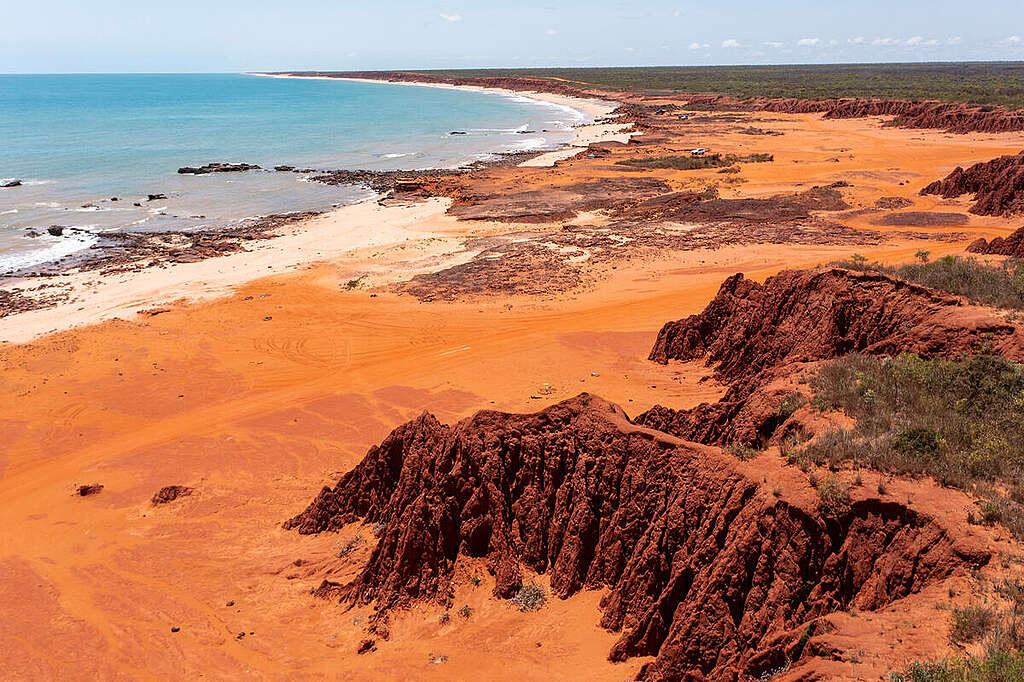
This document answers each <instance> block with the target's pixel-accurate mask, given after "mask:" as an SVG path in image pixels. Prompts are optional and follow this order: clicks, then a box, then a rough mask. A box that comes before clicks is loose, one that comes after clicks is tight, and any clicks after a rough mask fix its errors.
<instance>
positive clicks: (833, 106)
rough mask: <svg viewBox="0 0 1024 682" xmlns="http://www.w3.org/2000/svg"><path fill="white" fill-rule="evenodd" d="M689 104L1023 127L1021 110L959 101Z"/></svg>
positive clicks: (966, 126) (693, 99)
mask: <svg viewBox="0 0 1024 682" xmlns="http://www.w3.org/2000/svg"><path fill="white" fill-rule="evenodd" d="M684 97H687V99H688V102H689V105H690V106H696V107H700V108H703V109H720V110H727V111H772V112H775V113H780V114H811V113H823V114H825V118H863V117H866V116H892V117H893V119H892V120H891V121H890V122H889V124H888V125H892V126H897V127H900V128H936V129H940V130H945V131H946V132H949V133H1008V132H1019V131H1021V130H1024V111H1020V110H1014V111H1011V110H1009V109H1006V108H1004V107H991V106H980V105H975V104H966V103H959V102H939V101H924V102H910V101H907V100H891V99H857V98H844V99H828V100H807V99H795V98H789V99H774V98H768V97H754V98H750V99H738V98H735V97H730V96H727V95H691V96H685V95H684Z"/></svg>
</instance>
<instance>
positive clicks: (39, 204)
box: [34, 201, 62, 208]
mask: <svg viewBox="0 0 1024 682" xmlns="http://www.w3.org/2000/svg"><path fill="white" fill-rule="evenodd" d="M34 206H35V207H36V208H62V204H59V203H57V202H56V201H37V202H36V203H35V204H34Z"/></svg>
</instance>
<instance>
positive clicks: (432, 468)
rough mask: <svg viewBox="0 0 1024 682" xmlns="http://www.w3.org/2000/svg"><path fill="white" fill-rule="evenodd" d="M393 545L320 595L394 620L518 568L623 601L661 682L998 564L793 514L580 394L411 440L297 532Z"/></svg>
mask: <svg viewBox="0 0 1024 682" xmlns="http://www.w3.org/2000/svg"><path fill="white" fill-rule="evenodd" d="M358 519H362V520H363V521H365V522H368V523H383V524H386V530H385V531H384V533H383V535H382V536H381V537H380V540H379V542H378V544H377V546H376V548H375V549H374V551H373V553H372V555H371V557H370V559H369V562H368V563H367V565H366V566H365V568H364V569H363V571H362V573H361V574H360V575H359V576H358V577H357V578H356V579H355V580H354V581H353V582H351V583H350V584H347V585H337V584H332V583H329V582H326V581H325V583H324V584H323V585H322V586H321V588H320V589H319V590H317V593H318V594H321V595H324V596H335V597H339V598H341V599H342V600H344V601H349V602H357V603H374V604H375V606H376V608H377V609H378V610H379V611H384V612H386V611H387V610H388V609H390V608H393V607H396V606H401V605H405V604H408V603H410V602H411V601H412V600H416V599H433V600H437V601H440V602H442V603H446V604H450V601H451V599H452V593H451V590H452V588H451V578H452V575H453V569H454V565H455V562H456V560H457V558H458V557H459V555H466V556H471V557H483V558H485V559H486V561H487V565H488V566H489V568H490V570H491V571H492V572H493V573H494V575H495V576H496V585H495V593H496V595H498V596H501V597H508V596H510V595H512V594H513V593H514V592H515V590H516V589H517V588H518V587H519V585H520V584H521V570H522V569H521V567H522V566H525V567H526V568H527V569H529V570H531V571H536V572H546V573H548V574H549V576H550V579H551V590H552V592H553V593H554V594H555V595H556V596H558V597H561V598H565V597H568V596H569V595H572V594H573V593H575V592H577V591H579V590H580V589H583V588H607V589H608V590H609V593H608V595H607V596H606V597H605V599H604V600H603V602H602V610H603V612H604V616H603V618H602V620H601V624H602V626H603V627H606V628H609V629H611V630H613V631H624V632H625V634H623V636H622V637H621V638H620V639H619V641H618V642H617V643H616V645H615V646H614V647H613V649H612V651H611V653H610V657H611V658H612V659H613V660H623V659H626V658H629V657H632V656H642V655H653V656H657V658H656V660H655V661H654V662H652V663H649V664H647V665H646V666H645V667H644V668H643V670H642V672H641V674H640V678H641V679H644V680H682V679H706V680H735V679H737V678H738V677H739V676H740V675H743V674H749V675H754V676H758V675H760V674H761V673H763V672H764V671H766V670H769V669H772V668H775V667H778V666H780V665H782V664H783V662H784V661H785V660H787V659H792V660H797V659H799V658H800V654H801V652H802V648H803V644H804V643H805V642H806V639H805V638H803V639H802V637H801V635H803V634H804V633H805V632H807V628H808V627H812V628H813V625H812V624H813V623H814V621H815V619H817V618H818V617H820V616H822V615H824V614H827V613H830V612H832V611H835V610H837V609H845V608H851V607H855V608H858V609H877V608H879V607H882V606H884V605H886V604H888V603H890V602H891V601H892V600H894V599H898V598H901V597H903V596H905V595H908V594H910V593H913V592H915V591H917V590H919V589H921V588H922V587H924V586H926V585H928V584H930V583H933V582H934V581H937V580H942V579H944V578H945V577H947V576H949V575H950V574H952V573H953V572H955V571H958V570H963V569H965V568H969V567H974V566H979V565H982V564H984V563H986V562H987V561H988V559H989V558H990V557H989V553H988V551H987V550H985V549H983V548H980V547H975V546H971V545H970V544H969V543H965V542H963V541H962V540H961V541H955V540H954V539H953V538H952V537H950V536H949V535H948V534H947V532H946V531H945V529H944V528H943V527H941V526H940V525H939V524H938V523H937V522H936V521H934V520H933V519H931V518H929V517H928V516H926V515H923V514H920V513H918V512H916V511H914V510H911V509H908V508H906V507H904V506H902V505H900V504H896V503H891V502H883V501H880V500H878V499H871V498H867V497H861V498H857V499H855V500H854V501H853V503H852V505H851V507H850V508H849V509H848V510H846V511H843V512H840V513H837V514H824V513H822V512H820V511H819V510H817V509H811V508H805V507H802V506H800V505H797V504H794V503H792V502H788V501H786V500H785V499H779V498H776V497H775V496H774V495H772V494H771V493H769V492H767V491H765V490H762V489H761V486H760V484H759V482H758V481H756V480H752V479H750V478H747V477H746V476H744V475H743V474H741V473H739V472H738V471H737V469H736V465H735V460H733V459H732V458H729V457H727V456H725V455H723V454H722V453H721V452H720V451H718V450H717V449H713V448H707V447H704V446H700V445H695V444H692V443H687V442H683V441H680V440H677V439H675V438H672V437H671V436H667V435H664V434H661V433H658V432H656V431H652V430H649V429H644V428H640V427H637V426H634V425H633V424H631V423H630V422H629V421H628V419H627V418H626V416H625V415H624V414H623V413H622V411H621V409H620V408H618V407H616V406H614V405H611V404H609V403H607V402H605V401H603V400H601V399H600V398H597V397H594V396H589V395H581V396H579V397H577V398H574V399H572V400H569V401H566V402H564V403H561V404H558V405H555V406H552V407H550V408H548V409H545V410H543V411H541V412H538V413H535V414H527V415H513V414H502V413H498V412H480V413H477V414H476V415H474V416H473V417H470V418H468V419H465V420H463V421H461V422H459V423H458V424H456V425H455V426H453V427H448V426H444V425H442V424H440V423H438V421H437V420H436V419H435V418H434V417H433V416H431V415H429V414H424V415H423V416H421V417H419V418H418V419H416V420H414V421H412V422H409V423H407V424H405V425H403V426H401V427H399V428H398V429H396V430H395V431H394V432H393V433H392V434H391V435H390V436H388V437H387V438H386V439H385V440H384V442H383V443H382V444H381V445H380V446H378V447H374V448H372V449H371V450H370V451H369V453H368V454H367V456H366V458H365V459H364V460H363V461H362V462H361V463H360V464H359V465H357V466H356V467H355V468H354V469H353V470H352V471H350V472H349V473H347V474H346V475H345V476H344V477H343V478H342V479H341V481H340V482H339V483H338V485H337V486H335V487H334V488H324V489H323V491H322V492H321V493H320V494H319V495H318V496H317V498H316V499H315V500H314V501H313V503H312V504H310V505H309V507H308V508H307V509H306V510H305V511H304V512H303V513H302V514H300V515H298V516H296V517H295V518H293V519H291V520H290V521H288V522H287V523H286V527H288V528H294V529H297V530H298V531H299V532H300V533H318V532H322V531H327V530H337V529H339V528H341V527H342V526H344V525H345V524H347V523H350V522H352V521H356V520H358Z"/></svg>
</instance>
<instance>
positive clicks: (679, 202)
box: [613, 186, 850, 224]
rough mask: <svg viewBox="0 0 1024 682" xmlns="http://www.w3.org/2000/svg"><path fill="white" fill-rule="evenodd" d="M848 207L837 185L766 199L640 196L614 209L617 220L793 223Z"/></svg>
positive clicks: (673, 194)
mask: <svg viewBox="0 0 1024 682" xmlns="http://www.w3.org/2000/svg"><path fill="white" fill-rule="evenodd" d="M847 208H850V205H849V204H847V203H846V202H845V201H844V200H843V196H842V194H841V193H840V192H839V191H838V190H837V189H836V186H829V187H812V188H811V189H809V190H807V191H805V192H800V193H797V194H781V195H778V196H774V197H768V198H766V199H758V198H742V199H720V198H717V197H716V198H711V199H708V198H705V197H702V196H701V195H700V194H697V193H695V192H689V191H683V192H671V193H669V194H661V195H659V196H656V197H653V198H649V199H648V198H644V197H640V199H639V200H638V201H633V202H630V203H627V204H623V205H622V206H619V207H617V208H616V209H614V211H613V212H614V213H615V215H617V216H618V217H621V218H624V219H628V220H637V221H651V220H659V221H671V222H728V223H737V224H749V223H771V224H779V223H792V222H800V221H806V220H808V219H810V218H811V216H812V212H814V211H842V210H844V209H847Z"/></svg>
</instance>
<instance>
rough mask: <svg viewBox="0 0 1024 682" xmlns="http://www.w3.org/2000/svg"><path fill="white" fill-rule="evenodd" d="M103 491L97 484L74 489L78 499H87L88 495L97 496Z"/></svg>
mask: <svg viewBox="0 0 1024 682" xmlns="http://www.w3.org/2000/svg"><path fill="white" fill-rule="evenodd" d="M102 491H103V486H102V485H101V484H99V483H90V484H88V485H80V486H78V487H77V488H75V494H76V495H78V496H79V497H89V496H90V495H99V494H100V493H101V492H102Z"/></svg>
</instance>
